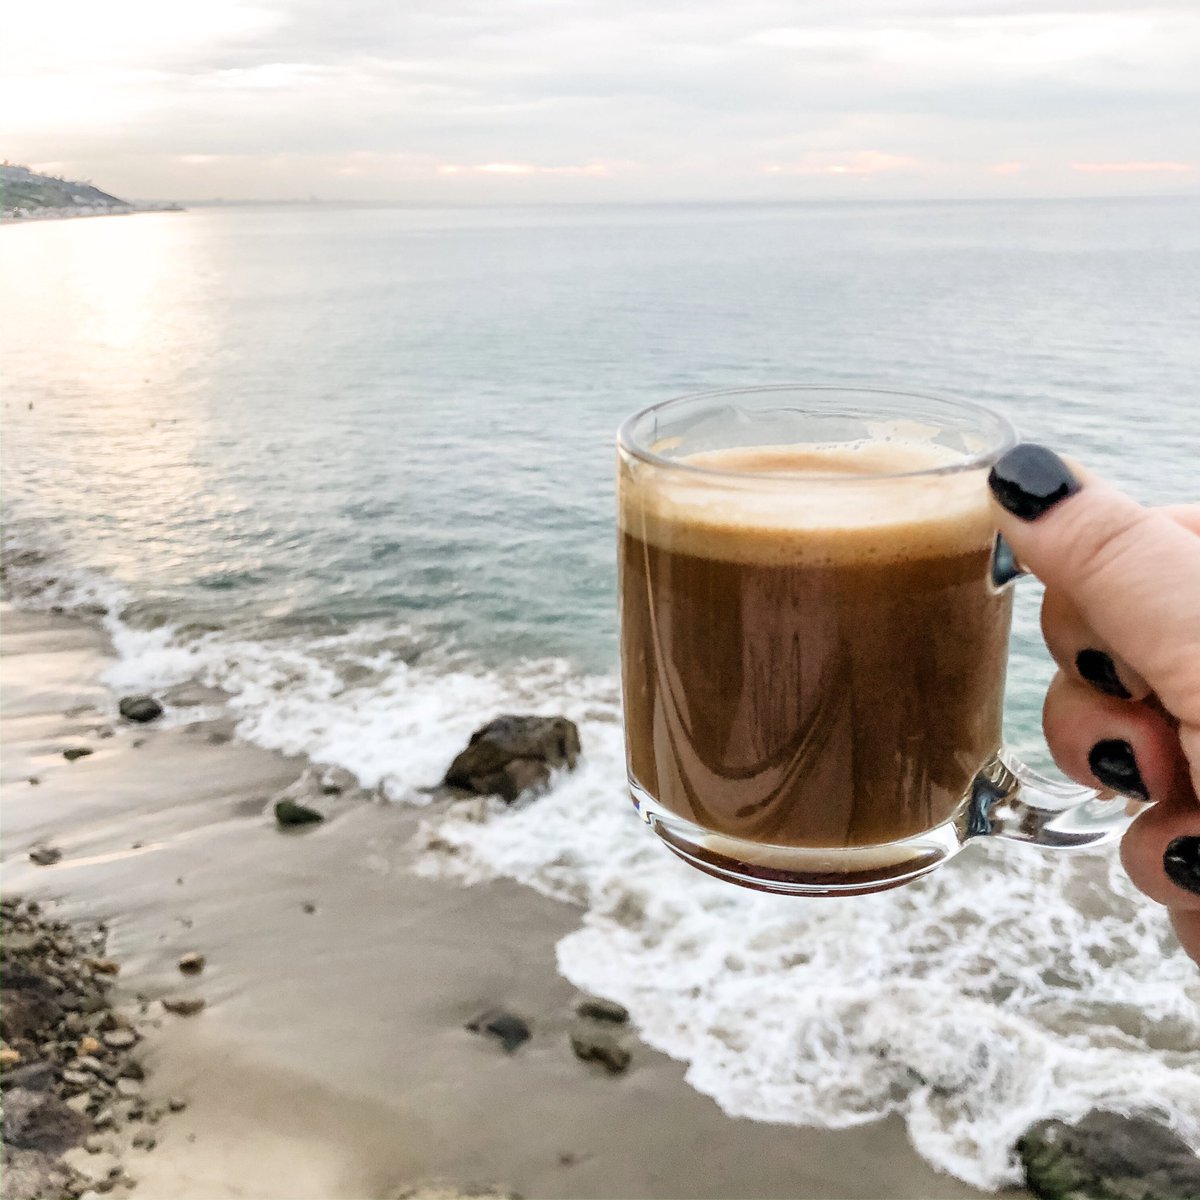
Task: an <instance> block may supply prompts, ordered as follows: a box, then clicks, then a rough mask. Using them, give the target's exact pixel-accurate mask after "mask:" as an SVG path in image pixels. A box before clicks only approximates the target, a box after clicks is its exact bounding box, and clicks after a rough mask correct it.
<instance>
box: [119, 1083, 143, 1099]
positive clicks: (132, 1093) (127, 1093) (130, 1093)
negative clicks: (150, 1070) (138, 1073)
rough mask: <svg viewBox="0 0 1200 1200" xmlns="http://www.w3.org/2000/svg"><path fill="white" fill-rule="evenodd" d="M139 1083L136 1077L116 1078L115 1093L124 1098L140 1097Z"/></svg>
mask: <svg viewBox="0 0 1200 1200" xmlns="http://www.w3.org/2000/svg"><path fill="white" fill-rule="evenodd" d="M141 1094H142V1089H141V1085H140V1084H139V1083H138V1081H137V1080H136V1079H118V1080H117V1095H118V1096H123V1097H124V1098H125V1099H126V1100H135V1099H138V1098H140V1097H141Z"/></svg>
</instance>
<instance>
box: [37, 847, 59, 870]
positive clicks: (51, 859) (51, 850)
mask: <svg viewBox="0 0 1200 1200" xmlns="http://www.w3.org/2000/svg"><path fill="white" fill-rule="evenodd" d="M60 858H62V851H61V850H60V849H59V848H58V847H57V846H34V848H33V849H32V850H30V852H29V861H30V862H31V863H33V864H34V865H35V866H38V867H52V866H54V864H55V863H56V862H58V860H59V859H60Z"/></svg>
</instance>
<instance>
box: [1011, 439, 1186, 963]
mask: <svg viewBox="0 0 1200 1200" xmlns="http://www.w3.org/2000/svg"><path fill="white" fill-rule="evenodd" d="M988 483H989V484H990V486H991V489H992V493H993V495H994V496H995V498H996V500H997V501H998V504H997V509H996V511H997V521H998V524H999V527H1000V532H1001V533H1002V534H1003V535H1004V538H1005V540H1006V541H1008V543H1009V545H1010V546H1011V547H1012V549H1013V552H1014V554H1015V556H1016V559H1017V561H1018V562H1019V563H1020V564H1021V566H1022V567H1023V568H1024V569H1025V570H1027V571H1032V572H1033V574H1035V575H1036V576H1037V577H1038V578H1039V579H1040V580H1041V581H1042V582H1043V583H1044V584H1045V585H1046V595H1045V599H1044V600H1043V602H1042V632H1043V634H1044V635H1045V638H1046V645H1047V646H1048V647H1049V649H1050V653H1051V654H1052V655H1053V656H1054V661H1055V662H1056V663H1057V664H1058V673H1057V674H1056V675H1055V677H1054V679H1053V680H1052V682H1051V684H1050V688H1049V690H1048V692H1047V694H1046V704H1045V707H1044V709H1043V712H1042V721H1043V725H1044V727H1045V731H1046V741H1047V743H1048V744H1049V746H1050V751H1051V753H1052V754H1053V755H1054V761H1055V762H1056V763H1058V765H1059V766H1060V767H1061V768H1062V770H1063V771H1065V772H1066V773H1067V774H1068V775H1070V776H1071V778H1073V779H1076V780H1078V781H1079V782H1081V783H1087V784H1091V785H1092V786H1096V785H1099V786H1100V787H1102V788H1106V789H1109V790H1111V791H1114V792H1118V793H1121V794H1123V795H1125V796H1128V797H1130V798H1131V799H1134V800H1153V801H1156V803H1155V804H1154V805H1153V806H1152V807H1150V808H1148V809H1146V811H1145V812H1143V813H1142V814H1141V815H1140V816H1139V817H1138V818H1137V819H1136V820H1135V821H1134V823H1133V824H1132V825H1131V826H1130V828H1129V830H1128V832H1127V833H1126V834H1125V838H1124V841H1123V842H1122V843H1121V859H1122V862H1123V863H1124V865H1125V869H1126V870H1127V871H1128V872H1129V877H1130V878H1131V879H1132V880H1133V882H1134V883H1135V884H1136V885H1137V886H1138V887H1139V888H1141V890H1142V891H1143V892H1145V893H1146V895H1148V896H1149V897H1150V898H1151V899H1153V900H1157V901H1158V902H1159V903H1160V904H1165V905H1166V906H1167V909H1168V910H1169V912H1170V915H1171V920H1172V923H1173V924H1174V926H1175V932H1176V933H1177V934H1178V936H1179V940H1180V942H1181V943H1182V945H1183V947H1184V949H1185V950H1186V951H1187V952H1188V954H1190V955H1191V956H1192V957H1193V958H1194V959H1196V960H1197V962H1200V800H1198V799H1197V794H1198V793H1200V505H1193V506H1185V507H1177V508H1144V507H1143V506H1142V505H1140V504H1138V503H1137V502H1136V501H1134V500H1131V499H1130V498H1129V497H1128V496H1125V495H1123V494H1122V493H1121V492H1119V491H1117V490H1116V489H1115V488H1114V487H1112V486H1111V485H1109V484H1107V483H1105V482H1104V481H1103V480H1102V479H1099V478H1097V477H1096V476H1094V475H1092V474H1090V473H1088V472H1087V471H1085V470H1083V469H1081V468H1079V467H1076V466H1070V467H1068V466H1067V464H1066V463H1065V462H1063V460H1062V459H1061V458H1059V457H1058V455H1056V454H1054V453H1053V451H1050V450H1047V449H1046V448H1045V447H1043V446H1037V445H1033V444H1030V443H1023V444H1022V445H1019V446H1017V447H1015V448H1014V449H1013V450H1010V451H1009V452H1008V453H1007V454H1006V455H1005V456H1004V457H1003V458H1001V459H1000V461H999V462H998V463H996V465H995V467H993V468H992V472H991V474H990V476H989V478H988Z"/></svg>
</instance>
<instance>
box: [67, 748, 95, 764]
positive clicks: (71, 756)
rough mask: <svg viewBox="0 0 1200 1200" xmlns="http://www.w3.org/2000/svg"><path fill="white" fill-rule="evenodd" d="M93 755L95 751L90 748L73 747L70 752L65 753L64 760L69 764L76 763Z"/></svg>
mask: <svg viewBox="0 0 1200 1200" xmlns="http://www.w3.org/2000/svg"><path fill="white" fill-rule="evenodd" d="M91 753H93V751H92V749H91V747H89V746H72V747H71V748H70V749H69V750H64V751H63V758H65V759H66V760H67V762H74V761H75V760H76V759H77V758H87V756H88V755H89V754H91Z"/></svg>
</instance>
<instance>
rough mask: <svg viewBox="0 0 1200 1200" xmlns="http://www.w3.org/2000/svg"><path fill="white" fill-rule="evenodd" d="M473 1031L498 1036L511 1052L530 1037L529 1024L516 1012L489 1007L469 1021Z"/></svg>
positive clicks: (468, 1025) (468, 1023)
mask: <svg viewBox="0 0 1200 1200" xmlns="http://www.w3.org/2000/svg"><path fill="white" fill-rule="evenodd" d="M467 1028H468V1029H469V1030H470V1031H471V1032H472V1033H487V1034H490V1035H491V1036H492V1037H494V1038H498V1039H499V1040H500V1043H501V1044H502V1045H503V1046H504V1049H505V1050H507V1051H508V1053H509V1054H511V1053H512V1052H513V1051H514V1050H516V1048H517V1047H518V1046H520V1045H521V1043H522V1042H527V1041H528V1040H529V1038H530V1033H529V1026H528V1025H527V1024H526V1023H525V1021H523V1020H522V1019H521V1018H520V1017H518V1016H516V1015H515V1014H514V1013H509V1012H501V1011H499V1010H498V1009H489V1010H488V1011H487V1012H484V1013H480V1015H479V1016H477V1017H475V1018H474V1019H473V1020H471V1021H468V1022H467Z"/></svg>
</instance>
